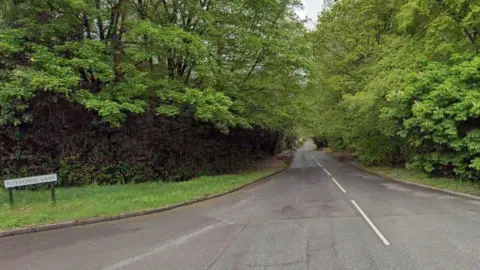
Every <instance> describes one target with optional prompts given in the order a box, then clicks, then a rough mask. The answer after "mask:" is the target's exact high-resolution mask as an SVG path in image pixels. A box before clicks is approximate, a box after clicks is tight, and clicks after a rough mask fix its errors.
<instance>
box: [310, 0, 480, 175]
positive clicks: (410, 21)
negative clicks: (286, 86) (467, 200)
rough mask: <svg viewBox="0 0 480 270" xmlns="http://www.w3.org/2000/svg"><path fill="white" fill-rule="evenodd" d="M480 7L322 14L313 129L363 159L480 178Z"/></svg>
mask: <svg viewBox="0 0 480 270" xmlns="http://www.w3.org/2000/svg"><path fill="white" fill-rule="evenodd" d="M479 4H480V2H479V1H476V0H466V1H465V0H453V1H446V0H442V1H433V0H432V1H424V0H403V1H393V0H380V1H378V0H375V1H373V0H359V1H353V0H341V1H337V2H336V3H335V4H333V5H332V6H331V8H329V9H328V10H325V11H324V12H322V14H321V15H320V16H319V23H318V25H317V28H316V29H315V31H314V32H313V33H311V36H310V39H311V42H312V47H313V50H314V53H313V54H314V57H315V62H316V64H315V67H314V69H315V70H316V72H314V74H315V80H314V82H313V83H312V84H311V85H310V87H312V88H315V89H317V91H316V93H317V94H316V95H318V101H317V102H316V103H315V106H316V107H317V109H316V112H318V117H317V118H316V119H317V121H316V122H317V123H316V124H314V125H312V126H315V128H314V130H315V131H314V133H315V134H316V135H317V136H319V137H325V138H328V139H329V143H330V144H332V145H333V147H334V148H336V149H337V150H339V151H343V150H348V151H349V152H351V153H352V154H353V155H354V156H356V157H357V158H359V159H360V160H361V161H363V162H367V163H371V164H380V163H387V164H395V163H401V162H403V161H408V166H410V167H415V168H420V169H422V170H425V171H427V172H430V173H432V174H442V175H456V176H459V177H462V178H470V179H478V178H479V177H480V166H479V165H480V163H479V162H480V140H479V138H480V136H479V134H480V133H479V132H480V113H479V112H480V111H479V108H480V107H479V104H480V88H479V79H480V77H479V74H480V73H479V71H480V70H479V69H480V56H479V55H478V52H479V49H480V47H479V46H480V45H479V44H480V43H479V39H478V38H479V35H480V32H479V30H480V16H479V15H480V13H479V12H480V9H479V6H480V5H479Z"/></svg>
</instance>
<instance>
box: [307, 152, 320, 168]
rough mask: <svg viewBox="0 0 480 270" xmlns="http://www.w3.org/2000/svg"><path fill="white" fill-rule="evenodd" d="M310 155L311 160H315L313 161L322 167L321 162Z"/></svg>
mask: <svg viewBox="0 0 480 270" xmlns="http://www.w3.org/2000/svg"><path fill="white" fill-rule="evenodd" d="M310 156H311V157H312V158H313V160H315V162H316V163H317V164H318V166H320V167H322V168H323V166H322V164H320V162H318V160H317V159H316V158H315V157H314V156H313V155H310Z"/></svg>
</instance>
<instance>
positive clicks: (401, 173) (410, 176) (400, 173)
mask: <svg viewBox="0 0 480 270" xmlns="http://www.w3.org/2000/svg"><path fill="white" fill-rule="evenodd" d="M364 168H366V169H367V170H369V171H372V172H375V173H377V174H380V175H383V176H386V177H390V178H393V179H398V180H402V181H405V182H411V183H417V184H423V185H426V186H431V187H437V188H441V189H447V190H451V191H458V192H463V193H467V194H471V195H477V196H480V183H478V182H471V181H462V180H459V179H452V178H430V177H428V175H427V174H426V173H423V172H418V171H413V170H408V169H404V168H391V167H372V166H369V167H364Z"/></svg>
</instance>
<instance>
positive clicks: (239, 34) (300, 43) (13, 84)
mask: <svg viewBox="0 0 480 270" xmlns="http://www.w3.org/2000/svg"><path fill="white" fill-rule="evenodd" d="M0 3H1V7H0V125H1V128H2V131H1V132H0V133H1V134H0V141H1V144H0V145H2V148H1V149H0V150H1V155H2V156H1V162H2V163H1V164H0V167H2V174H3V175H11V174H16V173H17V172H18V171H19V167H21V168H23V170H24V171H25V170H26V172H25V174H32V173H38V172H41V171H42V170H59V169H60V165H61V164H65V162H67V161H68V160H72V159H78V157H76V156H75V155H74V156H71V155H72V154H73V153H75V151H73V150H72V149H75V148H76V147H79V149H78V151H80V152H79V156H81V158H80V161H81V162H80V165H79V166H80V167H81V168H89V169H91V170H92V174H96V173H99V172H101V171H102V170H107V171H118V170H117V169H118V168H116V167H115V168H114V169H112V170H111V169H108V168H107V169H105V168H102V167H101V162H96V163H95V164H94V165H92V164H89V162H90V161H91V160H90V159H91V156H89V155H93V152H92V149H94V148H95V147H93V146H95V145H105V144H108V143H109V142H110V141H109V138H108V137H106V138H103V136H100V135H99V134H101V132H100V131H103V132H104V133H105V134H111V132H118V134H124V132H125V130H128V132H131V133H138V134H140V135H138V138H136V139H135V140H137V141H140V142H142V143H143V142H148V144H150V145H151V144H154V143H155V141H153V140H163V141H162V142H161V143H163V144H168V142H170V141H174V140H173V139H172V138H167V137H162V136H163V135H164V136H180V138H189V136H195V134H196V135H198V134H199V133H202V132H203V131H196V130H195V129H196V128H197V126H198V125H200V124H202V125H204V124H207V125H211V126H214V127H215V128H216V129H217V130H219V131H221V132H223V133H225V134H227V133H228V132H229V131H230V130H237V133H234V134H239V133H238V132H240V131H239V130H241V129H251V130H254V131H255V130H256V132H257V133H254V134H257V135H258V136H260V135H259V133H258V132H261V133H265V132H267V133H269V134H271V135H272V136H274V137H275V136H280V135H279V134H282V135H281V137H282V138H283V137H289V136H290V135H289V134H290V133H291V132H292V130H295V126H297V125H298V124H299V123H301V122H302V121H303V120H304V119H303V118H304V116H305V113H304V109H305V104H306V103H305V102H304V100H305V99H307V97H308V88H307V87H306V78H307V76H309V73H310V70H309V68H310V67H309V65H308V59H307V58H306V57H307V56H308V49H309V46H308V42H307V40H306V39H305V28H304V26H303V23H302V22H301V21H300V20H299V19H298V17H297V16H296V15H295V11H294V10H295V8H298V7H299V5H300V4H299V1H297V0H281V1H280V0H255V1H253V0H48V1H37V0H1V1H0ZM142 117H143V119H142V120H138V119H139V118H142ZM65 119H69V120H70V121H71V122H68V121H66V120H65ZM165 119H170V120H171V122H170V123H168V122H167V123H166V122H165ZM185 119H187V120H185ZM190 120H191V121H190ZM149 121H150V122H149ZM184 121H186V122H187V123H190V126H189V127H188V128H187V127H185V126H184V125H183V124H182V123H183V122H184ZM137 122H141V123H142V125H140V126H137V128H142V129H145V130H134V129H133V130H132V129H131V127H132V126H135V123H137ZM149 123H151V125H149ZM155 123H156V124H155ZM159 123H162V124H165V125H174V126H175V125H177V124H178V125H179V127H182V128H185V131H186V132H185V133H184V134H180V135H177V134H175V133H171V132H170V130H172V129H173V130H177V129H181V128H179V127H173V128H165V130H167V132H166V133H165V134H162V136H160V135H159V134H153V133H152V132H156V131H158V128H159V127H158V126H156V125H157V124H159ZM72 127H75V128H72ZM150 127H155V128H150ZM160 128H161V127H160ZM75 129H78V130H79V131H81V132H79V133H78V134H75ZM161 129H162V128H161ZM53 131H57V132H58V133H55V132H53ZM41 132H44V133H45V134H48V136H47V137H45V136H43V137H42V136H38V134H40V133H41ZM245 132H248V131H245ZM240 133H241V132H240ZM284 135H285V136H284ZM52 136H53V137H52ZM69 136H71V137H75V138H74V139H73V140H72V141H73V142H72V144H71V145H69V144H68V143H66V142H67V140H66V139H65V137H69ZM78 136H80V137H81V138H77V137H78ZM99 136H100V137H99ZM122 136H124V137H120V138H117V139H118V140H119V141H118V142H116V143H112V144H111V145H110V146H109V147H106V148H105V149H103V150H102V151H100V152H99V153H98V155H100V156H101V157H108V158H107V160H110V162H111V164H120V163H122V162H126V161H125V160H121V159H123V158H125V157H126V156H128V153H129V152H128V151H126V154H124V155H119V156H116V155H117V154H116V153H117V152H118V151H117V150H118V148H117V147H118V145H119V144H120V145H124V147H127V146H131V145H132V144H130V143H129V142H131V141H130V140H131V138H132V137H135V136H131V134H130V135H125V134H124V135H122ZM218 136H219V138H220V137H222V136H223V135H222V136H220V135H218ZM225 136H228V135H225ZM114 137H115V136H114ZM254 137H255V136H254ZM122 138H123V139H122ZM192 140H195V138H192ZM221 141H225V140H224V139H221ZM233 141H235V140H233ZM239 141H242V140H241V139H240V140H239ZM259 141H260V142H262V137H261V136H260V137H259ZM225 142H226V143H227V144H228V142H229V140H226V141H225ZM230 142H232V140H230ZM82 143H83V144H82ZM232 144H233V145H234V146H235V147H237V149H238V148H241V147H242V146H241V145H236V144H235V143H232ZM255 144H256V142H250V143H248V145H247V149H248V148H249V147H250V146H251V145H255ZM59 145H63V146H71V147H70V148H68V147H67V150H65V149H62V148H61V147H59ZM133 145H135V144H133ZM204 147H208V146H206V145H205V146H204ZM267 148H269V147H267ZM271 148H272V147H270V150H271ZM34 149H36V150H38V151H43V152H41V153H35V152H34ZM152 149H154V150H159V149H157V148H155V147H154V148H152ZM210 149H216V148H210ZM135 150H136V149H135V148H131V149H130V150H129V151H131V152H130V154H132V155H133V156H135V154H134V152H135ZM196 150H199V149H196ZM217 150H219V149H217ZM223 150H224V149H223ZM233 150H235V149H233ZM233 150H232V151H233ZM159 151H161V150H159ZM182 151H183V150H182ZM182 151H180V152H179V153H177V155H180V154H185V155H186V154H188V153H184V152H182ZM124 152H125V151H124ZM167 152H168V151H167ZM167 152H157V153H154V154H155V155H157V156H158V158H154V160H157V159H158V160H161V161H159V163H158V162H157V163H155V162H153V161H152V162H151V164H150V163H149V164H150V165H149V166H150V167H149V168H153V167H154V168H156V169H155V170H156V171H159V168H163V167H165V166H163V165H164V163H165V162H169V161H168V160H169V159H168V158H166V157H168V153H167ZM77 153H78V152H77ZM222 154H224V153H216V155H217V156H221V155H222ZM32 155H33V156H35V155H39V156H43V157H44V156H49V158H48V159H43V158H40V159H36V158H33V159H27V161H25V157H27V156H30V157H32ZM141 156H142V155H141ZM87 157H88V158H87ZM146 157H149V158H151V157H150V156H148V155H146V156H142V157H141V158H142V159H144V160H146ZM160 157H161V158H160ZM207 157H209V156H208V155H207ZM12 160H13V161H12ZM99 160H101V159H99ZM7 161H8V162H7ZM172 162H173V161H172ZM127 163H128V162H127ZM109 164H110V163H109ZM135 164H136V163H135ZM143 164H145V162H144V163H143ZM175 164H176V165H177V166H178V165H179V163H175ZM90 165H92V166H90ZM89 166H90V167H89ZM132 166H133V165H132V164H129V166H126V168H130V167H132ZM107 167H108V166H107ZM39 168H43V169H39ZM195 168H196V170H198V166H197V167H195ZM177 169H178V170H180V171H181V168H180V167H178V168H177ZM178 175H179V177H180V178H185V177H188V176H191V175H192V173H190V172H188V173H181V172H179V173H178ZM161 176H164V174H162V175H161ZM65 177H67V178H68V177H70V176H69V175H67V176H65ZM175 177H176V176H175ZM175 177H173V178H175ZM79 181H80V182H82V180H79Z"/></svg>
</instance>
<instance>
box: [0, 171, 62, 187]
mask: <svg viewBox="0 0 480 270" xmlns="http://www.w3.org/2000/svg"><path fill="white" fill-rule="evenodd" d="M49 182H57V174H47V175H40V176H32V177H25V178H17V179H11V180H5V181H3V183H4V185H5V188H13V187H21V186H28V185H34V184H41V183H49Z"/></svg>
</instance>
